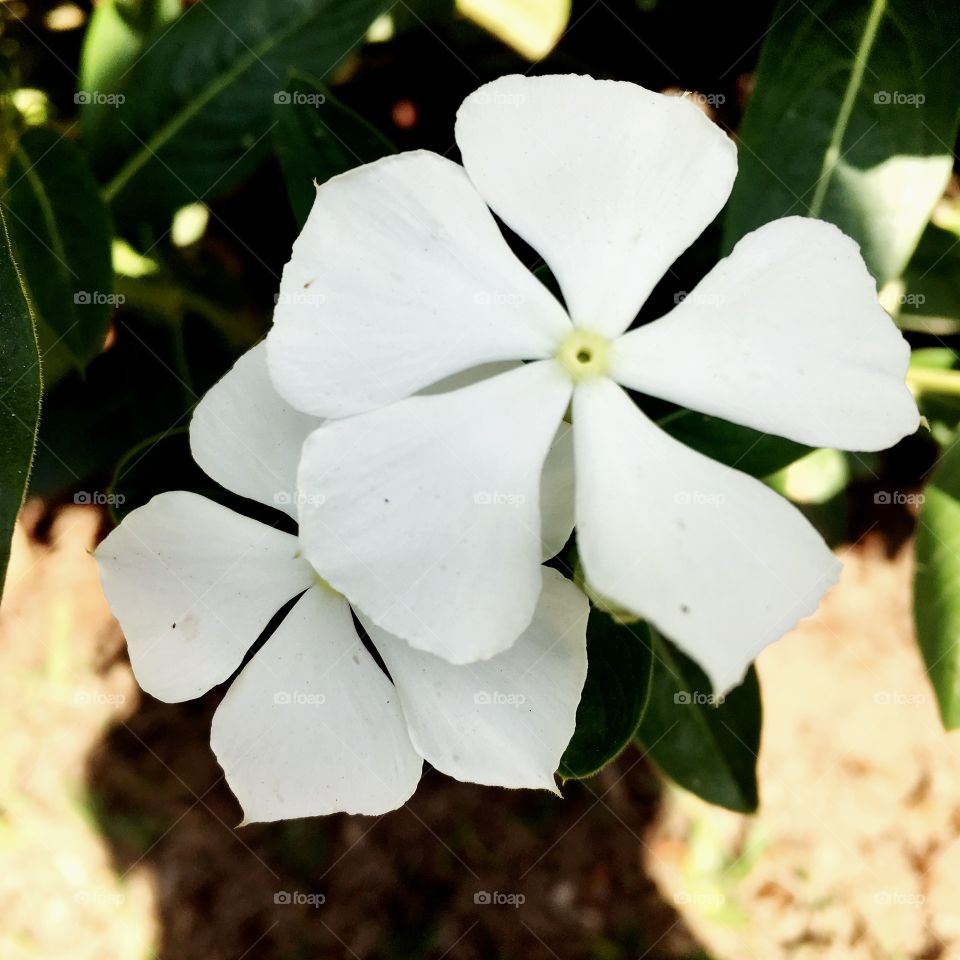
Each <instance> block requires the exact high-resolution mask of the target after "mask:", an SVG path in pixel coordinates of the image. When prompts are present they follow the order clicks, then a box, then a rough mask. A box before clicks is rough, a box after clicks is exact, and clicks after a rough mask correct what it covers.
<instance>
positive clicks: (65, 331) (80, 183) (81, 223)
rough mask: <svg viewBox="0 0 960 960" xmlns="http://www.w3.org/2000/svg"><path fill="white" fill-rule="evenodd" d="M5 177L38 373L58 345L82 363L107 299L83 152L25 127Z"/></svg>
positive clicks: (104, 250)
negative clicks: (28, 302)
mask: <svg viewBox="0 0 960 960" xmlns="http://www.w3.org/2000/svg"><path fill="white" fill-rule="evenodd" d="M7 179H8V183H9V189H8V191H7V194H6V197H5V198H4V201H3V203H4V208H5V209H4V212H5V213H6V215H7V225H8V228H9V230H10V239H11V240H12V242H13V248H14V251H15V252H16V256H17V262H18V263H19V264H20V265H21V271H22V273H23V279H24V282H25V283H26V287H27V290H28V291H29V295H30V300H31V303H32V306H33V309H34V313H35V316H36V320H37V328H38V331H37V332H38V337H39V339H40V348H41V352H42V354H43V357H44V364H45V372H47V373H49V369H48V365H49V364H50V361H51V359H55V358H54V357H52V356H51V355H50V351H54V353H56V352H57V351H58V350H66V351H67V352H68V353H69V357H70V358H71V359H72V360H73V361H74V362H75V363H76V365H77V366H79V367H81V368H83V367H85V366H86V365H87V363H89V362H90V360H92V359H93V358H94V357H95V356H96V355H97V354H98V353H99V352H100V350H101V348H102V347H103V341H104V338H105V337H106V334H107V328H108V326H109V323H110V314H111V312H112V310H113V304H114V297H113V267H112V265H111V262H110V242H111V237H112V233H111V227H110V218H109V216H108V214H107V209H106V207H105V206H104V204H103V201H102V200H101V198H100V191H99V188H98V187H97V184H96V182H95V181H94V179H93V175H92V173H91V172H90V170H89V168H88V167H87V162H86V159H85V158H84V156H83V154H82V153H81V152H80V151H79V150H78V149H77V148H76V147H75V146H74V145H73V144H72V143H71V142H70V141H69V140H67V139H66V138H64V137H62V136H60V135H59V134H57V133H55V132H54V131H53V130H48V129H45V128H34V129H32V130H28V131H27V132H26V133H25V134H24V135H23V138H22V139H21V140H20V142H19V144H17V146H16V147H14V151H13V156H12V158H11V161H10V168H9V171H8V174H7ZM47 379H48V380H49V376H48V377H47Z"/></svg>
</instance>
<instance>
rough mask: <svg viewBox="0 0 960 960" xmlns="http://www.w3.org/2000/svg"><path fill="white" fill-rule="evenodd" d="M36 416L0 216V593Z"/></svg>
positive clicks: (19, 303)
mask: <svg viewBox="0 0 960 960" xmlns="http://www.w3.org/2000/svg"><path fill="white" fill-rule="evenodd" d="M39 417H40V354H39V351H38V349H37V338H36V334H35V333H34V328H33V318H32V316H31V313H30V306H29V304H28V302H27V292H26V288H25V286H24V283H23V280H22V278H21V276H20V272H19V271H18V269H17V264H16V262H15V261H14V258H13V250H12V247H11V243H10V237H9V234H8V232H7V226H6V222H5V218H4V216H3V214H2V213H0V592H2V590H3V582H4V579H5V577H6V573H7V564H8V562H9V560H10V538H11V536H12V535H13V525H14V523H16V519H17V514H18V513H19V512H20V506H21V504H22V503H23V497H24V492H25V491H26V487H27V480H28V478H29V476H30V466H31V464H32V462H33V452H34V450H35V448H36V442H37V423H38V420H39Z"/></svg>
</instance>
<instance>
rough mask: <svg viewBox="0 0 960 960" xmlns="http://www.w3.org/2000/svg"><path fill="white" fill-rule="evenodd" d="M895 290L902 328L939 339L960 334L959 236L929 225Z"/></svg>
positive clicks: (893, 306)
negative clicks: (900, 283)
mask: <svg viewBox="0 0 960 960" xmlns="http://www.w3.org/2000/svg"><path fill="white" fill-rule="evenodd" d="M902 279H903V283H902V285H901V286H900V287H899V288H897V289H895V291H894V292H895V293H896V302H894V303H891V304H884V305H885V306H886V307H887V309H892V311H893V313H894V315H895V317H896V320H897V324H898V325H899V326H900V328H901V329H904V330H914V331H917V332H919V333H930V334H933V335H934V336H937V337H943V336H948V335H954V334H957V333H960V235H958V233H957V232H955V231H953V230H944V229H942V228H941V227H938V226H935V225H934V224H930V225H929V226H928V227H927V229H926V230H924V231H923V236H922V237H921V238H920V243H919V244H918V245H917V249H916V251H915V253H914V254H913V257H912V258H911V260H910V263H909V264H908V265H907V269H906V271H905V272H904V274H903V278H902Z"/></svg>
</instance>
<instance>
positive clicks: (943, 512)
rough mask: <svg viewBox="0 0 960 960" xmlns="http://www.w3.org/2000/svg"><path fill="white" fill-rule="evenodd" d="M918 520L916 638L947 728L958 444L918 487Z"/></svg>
mask: <svg viewBox="0 0 960 960" xmlns="http://www.w3.org/2000/svg"><path fill="white" fill-rule="evenodd" d="M923 496H924V500H923V504H922V506H921V508H920V516H919V520H918V523H917V541H916V558H917V564H916V575H915V579H914V601H913V605H914V618H915V621H916V628H917V642H918V643H919V645H920V650H921V652H922V653H923V659H924V662H925V663H926V666H927V674H928V675H929V677H930V682H931V683H932V684H933V689H934V691H935V692H936V695H937V703H938V704H939V706H940V717H941V718H942V720H943V725H944V727H945V728H946V729H947V730H954V729H956V728H957V727H960V447H958V446H957V445H956V444H953V445H951V446H950V447H948V448H947V449H946V450H945V451H944V453H943V455H942V457H941V458H940V461H939V463H938V464H937V466H936V467H935V468H934V470H933V472H932V474H931V476H930V482H929V483H928V484H927V486H926V488H925V489H924V492H923Z"/></svg>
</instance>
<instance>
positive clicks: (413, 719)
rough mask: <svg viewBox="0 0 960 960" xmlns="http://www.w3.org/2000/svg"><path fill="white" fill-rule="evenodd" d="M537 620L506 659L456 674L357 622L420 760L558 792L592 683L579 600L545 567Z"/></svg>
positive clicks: (467, 775) (479, 778)
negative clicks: (377, 656) (379, 661)
mask: <svg viewBox="0 0 960 960" xmlns="http://www.w3.org/2000/svg"><path fill="white" fill-rule="evenodd" d="M542 578H543V589H542V592H541V594H540V599H539V601H538V603H537V609H536V612H535V614H534V618H533V621H532V622H531V624H530V626H529V627H528V628H527V629H526V631H524V633H523V634H522V635H521V636H520V637H519V638H518V639H517V641H516V643H514V645H513V646H512V647H511V648H510V649H509V650H507V651H506V652H505V653H501V654H498V655H497V656H495V657H493V658H491V659H489V660H484V661H483V662H481V663H472V664H467V665H465V666H454V665H452V664H450V663H448V662H447V661H445V660H442V659H440V658H439V657H435V656H433V655H432V654H429V653H423V652H422V651H419V650H414V649H413V648H412V647H410V646H409V645H408V644H407V643H405V642H404V641H402V640H400V639H398V638H397V637H393V636H390V635H389V634H387V633H386V632H385V631H383V630H381V629H380V628H379V627H377V626H376V625H375V624H373V623H370V622H368V621H367V620H366V619H364V618H363V617H361V620H362V621H363V623H364V626H365V627H366V628H367V630H368V632H369V634H370V636H371V638H372V639H373V641H374V643H375V645H376V647H377V649H378V650H379V651H380V653H381V655H382V657H383V659H384V662H385V663H386V665H387V669H388V670H389V671H390V675H391V676H392V677H393V681H394V683H395V684H396V688H397V692H398V693H399V696H400V701H401V704H402V706H403V713H404V716H405V718H406V722H407V727H408V729H409V731H410V739H411V741H412V742H413V745H414V747H415V748H416V750H417V752H418V753H420V754H421V755H422V756H423V757H424V758H425V759H426V760H427V761H429V762H430V763H431V764H433V766H434V767H436V768H437V769H438V770H440V771H441V772H443V773H445V774H447V775H448V776H451V777H455V778H456V779H457V780H463V781H467V782H471V783H482V784H487V785H489V786H499V787H509V788H513V789H520V788H526V789H541V790H548V791H550V792H551V793H553V794H556V795H557V796H559V795H560V791H559V789H558V787H557V784H556V781H555V779H554V772H555V771H556V769H557V767H558V766H559V763H560V758H561V757H562V756H563V751H564V750H565V749H566V747H567V744H568V743H569V742H570V738H571V737H572V736H573V732H574V728H575V727H576V714H577V705H578V704H579V702H580V695H581V692H582V690H583V684H584V681H585V680H586V675H587V646H586V644H587V641H586V630H587V617H588V615H589V604H588V602H587V599H586V597H585V596H584V595H583V593H582V592H581V591H580V590H579V589H578V588H577V587H576V586H574V584H573V583H571V582H570V581H569V580H567V579H565V578H564V577H563V576H561V575H560V574H559V573H557V571H555V570H551V569H549V568H543V570H542Z"/></svg>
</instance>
